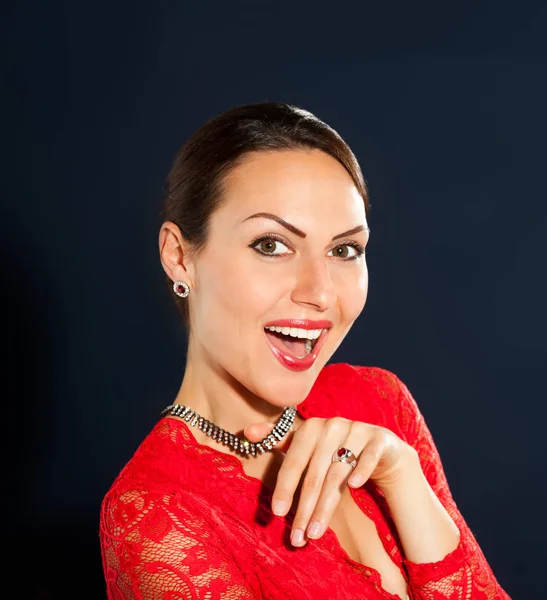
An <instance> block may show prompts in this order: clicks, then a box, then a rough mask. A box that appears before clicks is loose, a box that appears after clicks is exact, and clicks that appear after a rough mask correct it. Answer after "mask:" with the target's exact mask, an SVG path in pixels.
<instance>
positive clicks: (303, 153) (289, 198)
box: [185, 150, 369, 406]
mask: <svg viewBox="0 0 547 600" xmlns="http://www.w3.org/2000/svg"><path fill="white" fill-rule="evenodd" d="M222 195H223V200H222V203H221V204H220V206H219V207H218V208H217V209H216V210H215V211H214V212H213V213H212V215H211V218H210V222H209V231H208V241H207V244H206V246H205V247H204V248H203V250H202V251H201V252H200V254H199V255H198V256H197V257H196V258H195V259H193V261H192V262H191V263H189V264H186V265H185V267H186V269H187V277H186V278H185V279H186V280H187V281H189V282H190V283H191V288H192V293H191V294H190V296H189V299H188V301H189V303H190V341H189V344H190V347H191V351H192V355H193V356H194V357H195V353H199V354H201V358H204V359H205V360H207V361H208V362H209V364H211V365H213V366H214V369H215V370H217V371H218V370H219V369H220V370H224V371H226V372H228V373H229V374H230V375H231V376H233V377H234V378H235V379H236V380H238V381H239V382H240V383H241V384H242V385H244V386H245V387H246V388H247V389H249V390H250V391H252V392H253V393H255V394H257V395H258V396H259V397H261V398H264V399H265V400H268V401H269V402H272V403H274V404H276V405H279V406H289V405H294V404H297V403H299V402H301V401H302V400H303V399H304V398H305V396H306V395H307V394H308V392H309V390H310V389H311V387H312V385H313V383H314V382H315V380H316V378H317V376H318V374H319V372H320V371H321V369H322V368H323V366H324V365H325V364H326V363H327V361H328V360H329V358H330V357H331V356H332V355H333V353H334V352H335V350H336V349H337V348H338V346H339V345H340V343H341V342H342V340H343V339H344V337H345V336H346V335H347V333H348V331H349V330H350V328H351V326H352V325H353V323H354V321H355V319H356V318H357V317H358V316H359V314H360V313H361V311H362V309H363V307H364V305H365V302H366V298H367V292H368V271H367V265H366V259H365V254H364V249H365V246H366V244H367V242H368V237H369V232H368V225H367V220H366V213H365V205H364V201H363V198H362V197H361V196H360V194H359V192H358V190H357V188H356V187H355V185H354V183H353V180H352V178H351V176H350V175H349V173H348V172H347V171H346V169H345V168H344V167H343V166H342V165H341V164H340V163H339V162H338V161H337V160H336V159H334V158H333V157H331V156H329V155H328V154H326V153H323V152H321V151H319V150H285V151H271V152H260V153H254V154H250V155H247V157H246V159H245V161H244V162H243V163H241V164H240V165H239V166H237V167H236V168H234V169H233V170H232V171H231V172H230V174H229V175H228V176H227V178H226V179H225V180H224V185H223V194H222ZM291 319H297V320H298V319H299V320H304V321H303V322H300V325H302V327H300V326H299V324H298V323H297V324H296V325H297V327H296V328H295V329H296V330H297V331H296V335H295V336H293V337H292V338H286V339H287V344H285V345H280V341H279V340H280V339H281V338H283V333H284V332H283V328H282V330H281V331H279V332H277V333H276V332H275V331H272V330H271V329H269V330H268V333H267V334H266V333H265V327H266V326H267V325H271V324H272V323H273V324H274V327H275V324H276V323H277V322H278V321H282V320H291ZM317 322H320V323H319V324H320V325H322V326H321V327H315V326H316V325H317ZM321 322H322V323H321ZM329 322H330V324H331V326H329ZM289 324H290V323H289ZM289 329H290V328H289ZM302 329H305V330H307V331H308V332H309V331H310V330H314V329H317V330H321V332H322V333H321V335H320V338H319V341H317V342H315V341H313V342H312V344H311V346H312V347H313V346H314V345H315V344H317V345H316V346H315V347H314V348H313V352H315V354H316V356H314V357H313V360H311V359H310V358H309V357H308V359H307V361H308V362H309V363H310V364H309V365H308V364H307V363H306V364H305V365H304V366H303V364H298V365H297V366H296V367H294V365H293V367H292V368H291V366H290V365H288V364H285V363H284V361H283V360H282V359H281V358H280V357H279V356H277V355H276V352H275V350H274V349H272V345H273V346H277V347H279V348H283V347H286V350H287V354H291V353H292V354H293V355H294V356H295V358H296V357H297V356H299V355H302V354H304V353H306V354H308V353H309V352H307V351H302V347H304V346H303V344H304V341H302V342H301V343H300V342H298V339H299V338H300V337H304V335H305V334H304V333H303V332H302V331H301V330H302ZM292 333H294V332H292ZM315 335H317V334H316V333H313V332H312V333H310V338H311V337H313V336H315ZM273 338H278V340H277V341H275V340H274V339H273ZM269 342H272V343H269ZM299 343H300V345H298V344H299ZM291 347H294V348H293V351H292V352H291V350H290V348H291ZM309 347H310V345H309V344H308V346H306V348H307V349H308V350H309ZM317 350H318V352H316V351H317ZM285 362H286V361H285ZM289 362H290V361H289ZM295 364H296V363H295Z"/></svg>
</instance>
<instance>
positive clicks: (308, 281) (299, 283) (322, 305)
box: [291, 258, 336, 311]
mask: <svg viewBox="0 0 547 600" xmlns="http://www.w3.org/2000/svg"><path fill="white" fill-rule="evenodd" d="M326 263H327V261H326V260H325V259H324V258H310V259H308V260H304V261H302V264H301V265H300V269H299V271H298V276H297V280H296V284H295V287H294V290H293V292H292V296H291V297H292V300H293V302H296V303H297V304H307V305H310V306H313V307H314V308H316V309H318V310H320V311H326V310H328V309H329V308H331V307H332V306H333V305H334V302H335V300H336V290H335V287H334V284H333V281H332V277H331V274H330V271H329V266H328V265H327V264H326Z"/></svg>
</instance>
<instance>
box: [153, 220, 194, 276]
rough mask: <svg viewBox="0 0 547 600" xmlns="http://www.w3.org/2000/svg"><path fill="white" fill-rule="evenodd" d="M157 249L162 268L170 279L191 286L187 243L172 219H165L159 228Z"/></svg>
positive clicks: (191, 270) (191, 269) (191, 272)
mask: <svg viewBox="0 0 547 600" xmlns="http://www.w3.org/2000/svg"><path fill="white" fill-rule="evenodd" d="M159 250H160V260H161V264H162V266H163V270H164V271H165V272H166V273H167V275H168V276H169V278H170V279H171V281H181V280H182V281H185V282H186V283H188V284H189V285H190V286H191V283H192V281H193V275H194V272H193V264H192V261H191V260H190V258H189V252H188V244H187V243H186V241H185V240H184V238H183V237H182V233H181V231H180V229H179V226H178V225H176V224H175V223H173V222H172V221H165V222H164V223H163V224H162V226H161V228H160V233H159Z"/></svg>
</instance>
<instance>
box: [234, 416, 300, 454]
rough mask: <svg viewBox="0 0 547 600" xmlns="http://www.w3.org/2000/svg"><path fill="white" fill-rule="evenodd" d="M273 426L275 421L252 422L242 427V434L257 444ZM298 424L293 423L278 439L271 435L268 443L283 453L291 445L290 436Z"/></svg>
mask: <svg viewBox="0 0 547 600" xmlns="http://www.w3.org/2000/svg"><path fill="white" fill-rule="evenodd" d="M274 427H275V423H252V424H251V425H247V426H246V427H245V428H244V429H243V435H244V436H245V437H246V438H247V439H248V440H249V441H250V442H253V443H254V444H259V443H261V442H263V441H264V440H265V438H267V437H268V436H269V435H270V434H271V433H272V431H273V429H274ZM299 427H300V426H299V425H297V424H296V421H295V423H293V425H292V426H291V428H290V429H289V431H287V433H286V434H285V435H284V436H283V437H282V438H281V440H278V439H277V437H276V436H274V435H271V436H270V438H268V439H269V440H270V443H271V444H272V446H274V448H275V450H279V451H280V452H282V453H283V454H286V453H287V451H288V449H289V448H290V446H291V443H292V438H293V435H294V433H295V432H296V431H297V430H298V429H299Z"/></svg>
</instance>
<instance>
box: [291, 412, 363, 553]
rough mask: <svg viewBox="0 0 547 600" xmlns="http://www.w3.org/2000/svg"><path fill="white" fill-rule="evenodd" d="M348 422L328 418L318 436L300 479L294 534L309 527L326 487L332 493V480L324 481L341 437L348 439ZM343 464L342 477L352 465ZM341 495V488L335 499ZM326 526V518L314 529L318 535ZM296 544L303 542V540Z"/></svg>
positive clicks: (342, 419) (349, 423) (339, 418)
mask: <svg viewBox="0 0 547 600" xmlns="http://www.w3.org/2000/svg"><path fill="white" fill-rule="evenodd" d="M351 424H352V422H351V421H349V420H348V419H344V418H342V417H335V418H333V419H331V420H329V421H328V423H327V425H326V426H325V427H324V435H322V436H321V440H320V442H319V444H318V446H317V448H316V449H315V452H314V454H313V457H312V459H311V461H310V463H309V466H308V472H307V473H306V476H305V478H304V481H303V483H302V490H301V493H300V499H299V502H298V508H297V511H296V515H295V518H294V521H293V525H292V529H293V536H295V535H298V532H302V534H303V533H304V532H305V531H307V530H308V531H309V525H310V521H312V520H315V519H312V515H314V514H317V506H318V505H319V503H320V502H321V500H320V498H321V497H322V496H324V495H325V493H327V492H325V490H326V489H328V490H329V492H328V493H329V494H331V495H332V487H333V484H332V480H331V482H330V484H329V483H327V478H328V477H329V473H330V466H331V463H332V455H333V452H334V450H335V449H337V448H339V447H340V443H341V440H345V439H347V435H348V431H349V430H350V428H351ZM342 466H343V467H345V468H343V469H342V472H345V475H344V476H343V477H342V478H341V479H344V478H345V477H347V474H348V471H347V469H351V467H350V466H349V465H342ZM338 487H340V485H339V486H338ZM342 489H343V488H342ZM340 497H341V492H340V493H339V496H338V502H339V501H340ZM312 524H313V523H312ZM325 528H326V522H325V521H322V522H320V524H319V530H318V531H317V532H314V533H316V535H317V536H320V535H321V534H322V533H323V531H324V530H325ZM304 543H305V542H304ZM295 545H302V543H300V544H298V543H297V544H295Z"/></svg>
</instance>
